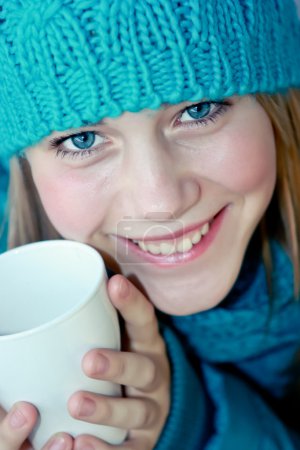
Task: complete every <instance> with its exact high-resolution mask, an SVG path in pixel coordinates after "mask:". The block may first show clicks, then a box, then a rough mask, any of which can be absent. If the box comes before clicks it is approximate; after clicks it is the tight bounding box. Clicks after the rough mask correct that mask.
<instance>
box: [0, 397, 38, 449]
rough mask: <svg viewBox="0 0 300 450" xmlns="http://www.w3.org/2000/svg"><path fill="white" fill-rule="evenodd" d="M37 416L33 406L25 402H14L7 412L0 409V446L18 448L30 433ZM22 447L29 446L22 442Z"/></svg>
mask: <svg viewBox="0 0 300 450" xmlns="http://www.w3.org/2000/svg"><path fill="white" fill-rule="evenodd" d="M37 416H38V413H37V410H36V409H35V407H34V406H33V405H30V404H29V403H25V402H19V403H16V404H15V405H14V406H13V407H12V408H11V410H10V411H9V412H8V413H7V414H5V412H4V411H3V410H1V422H0V448H1V449H2V448H3V449H5V450H19V449H20V447H21V446H22V444H23V443H24V442H25V441H26V439H27V438H28V436H29V434H30V433H31V431H32V429H33V427H34V425H35V422H36V420H37ZM22 448H23V449H24V450H25V448H27V449H29V448H31V446H30V445H29V444H28V445H27V444H26V446H25V444H24V446H23V447H22Z"/></svg>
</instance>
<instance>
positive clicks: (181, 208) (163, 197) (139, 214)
mask: <svg viewBox="0 0 300 450" xmlns="http://www.w3.org/2000/svg"><path fill="white" fill-rule="evenodd" d="M125 153H126V155H127V157H126V158H125V160H124V165H125V167H124V168H123V173H126V177H125V178H126V179H125V182H124V183H122V185H123V187H124V186H125V188H124V192H123V196H122V209H123V211H126V215H130V216H131V217H135V218H145V217H146V218H147V219H153V220H156V219H157V218H158V219H160V220H172V219H178V218H181V217H183V216H184V214H185V213H186V212H187V211H188V210H190V209H191V208H192V207H193V205H194V204H195V203H196V202H197V201H198V199H199V196H200V186H199V183H198V181H197V179H196V177H195V176H194V175H193V173H192V171H191V168H190V167H185V165H184V164H183V162H182V161H178V158H176V154H175V153H174V151H173V152H172V148H171V146H170V144H169V143H168V142H167V141H166V140H165V139H163V138H160V139H159V138H156V139H153V137H151V138H149V139H145V136H144V138H143V139H142V141H139V140H138V139H135V142H132V141H131V144H130V149H128V151H127V152H125Z"/></svg>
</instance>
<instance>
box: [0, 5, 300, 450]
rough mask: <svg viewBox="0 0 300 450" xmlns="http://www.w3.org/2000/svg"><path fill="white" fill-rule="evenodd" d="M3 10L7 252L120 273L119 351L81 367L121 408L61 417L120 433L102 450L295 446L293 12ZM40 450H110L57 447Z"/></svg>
mask: <svg viewBox="0 0 300 450" xmlns="http://www.w3.org/2000/svg"><path fill="white" fill-rule="evenodd" d="M0 10H1V12H0V23H1V25H0V28H1V34H0V63H1V67H2V71H1V74H0V96H1V102H0V118H1V119H0V128H1V137H2V146H1V148H2V154H3V155H6V157H10V156H12V155H16V156H17V158H15V159H13V160H12V163H11V187H10V192H11V194H10V223H9V246H10V247H14V246H17V245H20V244H24V243H27V242H32V241H36V240H43V239H51V238H67V239H73V240H78V241H82V242H86V243H88V244H90V245H92V246H93V247H95V248H96V249H98V250H99V251H100V252H101V253H102V255H103V257H104V258H105V261H106V263H107V266H108V268H110V270H112V271H113V272H119V273H120V274H122V275H120V274H119V275H115V276H113V277H112V278H111V279H110V281H109V285H108V289H109V293H110V297H111V300H112V302H113V304H114V305H115V306H116V308H117V309H118V310H119V312H120V314H121V316H122V317H123V320H124V334H126V335H127V338H128V344H127V347H126V346H125V347H124V348H126V349H127V352H115V353H113V352H109V351H107V350H104V349H95V350H94V351H91V352H90V353H89V354H87V355H86V356H85V358H84V360H83V370H84V372H85V373H86V375H87V376H91V377H94V378H97V379H111V380H114V381H116V382H118V383H121V384H123V385H124V386H125V392H126V396H125V398H123V399H109V398H103V397H100V396H95V395H94V394H93V393H90V392H89V393H87V392H78V393H74V395H73V396H72V397H71V399H70V401H69V403H68V407H69V411H70V414H72V415H73V416H74V417H75V418H77V419H79V420H87V421H91V422H95V423H102V424H108V425H116V426H122V427H124V428H126V429H127V430H128V438H127V440H126V441H125V442H124V443H123V444H121V445H119V446H115V448H118V449H140V450H144V449H145V450H147V449H153V448H155V449H173V448H180V449H183V448H184V449H188V450H194V449H205V450H221V449H222V450H225V449H230V450H239V449H241V448H244V449H249V450H250V449H251V450H253V449H260V450H275V449H281V450H282V449H284V450H289V449H297V448H300V434H299V424H298V423H297V420H296V421H295V422H296V424H295V423H293V421H292V419H293V418H297V412H296V410H295V411H294V410H293V408H294V407H297V404H298V403H299V400H297V396H296V391H297V369H298V366H297V352H298V351H299V348H300V331H299V329H300V327H299V325H300V304H299V302H297V298H298V297H299V274H300V271H299V230H300V204H299V195H298V191H299V187H300V180H299V146H300V132H299V130H300V106H299V102H300V94H299V91H297V90H296V88H297V87H299V86H300V54H299V44H300V25H299V18H298V16H297V9H296V4H295V2H294V0H269V1H268V2H266V1H265V2H255V1H253V0H239V1H237V2H232V1H231V0H210V1H207V0H196V1H195V0H180V1H171V0H123V1H122V2H118V1H111V0H110V1H109V2H108V1H104V0H100V1H99V0H98V1H93V0H88V1H87V0H73V1H70V0H62V1H53V0H51V1H50V0H46V1H45V0H43V1H34V2H33V1H31V0H12V1H10V2H4V1H3V0H0ZM128 279H130V280H131V282H129V281H128ZM148 300H149V301H148ZM152 305H153V306H152ZM154 308H155V309H154ZM154 310H155V312H156V314H154ZM156 317H158V319H159V328H158V326H157V319H156ZM158 330H160V331H158ZM160 333H161V334H160ZM161 336H162V337H161ZM162 338H163V339H162ZM124 345H125V344H124ZM20 376H21V374H20ZM45 389H47V387H46V386H45ZM169 393H170V394H169ZM293 399H295V401H293ZM20 400H22V399H20ZM36 417H37V411H36V410H35V408H34V406H33V405H28V404H25V403H23V402H20V403H19V404H17V405H14V407H13V408H12V410H11V411H9V412H8V413H5V412H4V411H3V412H2V421H1V424H0V447H1V448H5V449H6V450H18V449H20V448H24V445H28V444H26V443H25V444H23V443H24V442H25V440H26V438H27V437H28V435H29V433H30V431H31V429H32V427H33V426H34V424H35V421H36ZM47 438H49V437H48V436H45V441H46V440H47ZM22 445H23V447H22ZM25 448H26V447H25ZM50 448H51V449H56V450H58V449H60V450H63V449H65V450H69V449H76V450H79V449H85V450H88V449H95V450H108V449H110V448H112V446H110V445H108V444H106V443H104V442H101V441H99V440H97V439H96V438H95V437H93V436H78V437H76V438H73V437H71V436H68V435H66V434H65V433H62V434H60V435H58V436H54V437H52V438H50V440H49V441H48V442H47V443H46V444H45V447H44V449H50Z"/></svg>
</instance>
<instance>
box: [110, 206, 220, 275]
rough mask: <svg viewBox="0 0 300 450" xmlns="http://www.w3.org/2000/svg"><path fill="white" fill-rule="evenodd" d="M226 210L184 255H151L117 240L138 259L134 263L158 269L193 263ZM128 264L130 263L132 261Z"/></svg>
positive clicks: (211, 240)
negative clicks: (149, 265) (150, 264)
mask: <svg viewBox="0 0 300 450" xmlns="http://www.w3.org/2000/svg"><path fill="white" fill-rule="evenodd" d="M227 208H228V206H226V207H224V208H223V209H222V210H221V211H220V212H219V213H218V214H217V215H216V216H215V217H214V218H213V221H212V222H211V224H210V228H209V231H208V233H207V234H205V235H204V236H202V238H201V241H200V242H198V244H195V245H193V247H192V248H191V249H190V250H189V251H187V252H184V253H179V252H178V253H174V254H172V255H152V254H151V253H149V252H144V251H143V250H141V249H140V247H139V246H138V245H136V244H134V243H133V242H132V241H130V240H129V239H124V238H118V239H119V241H121V243H122V244H123V245H124V246H126V250H127V253H128V252H131V253H132V254H134V255H136V256H137V257H138V261H136V263H138V262H140V263H141V262H143V263H152V264H154V265H157V266H160V267H171V266H174V264H176V265H180V264H185V263H187V262H190V261H193V260H194V259H196V258H199V256H201V255H202V254H203V253H204V252H205V251H206V250H207V249H208V247H209V246H210V244H211V243H212V242H213V240H214V239H215V237H216V235H217V233H218V231H219V229H220V227H221V224H222V222H223V219H224V216H225V213H226V211H227ZM128 262H131V263H132V262H133V261H128Z"/></svg>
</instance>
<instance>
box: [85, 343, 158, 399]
mask: <svg viewBox="0 0 300 450" xmlns="http://www.w3.org/2000/svg"><path fill="white" fill-rule="evenodd" d="M82 368H83V371H84V372H85V374H86V375H87V376H88V377H91V378H95V379H98V380H100V379H101V380H109V381H113V382H114V383H117V384H122V385H124V386H131V387H134V388H136V389H139V390H141V391H142V392H148V391H151V390H153V389H155V387H156V386H157V385H158V383H159V379H158V371H157V369H156V365H155V362H154V360H153V359H152V358H149V357H148V356H145V355H142V354H136V353H132V352H117V351H114V350H109V349H101V350H99V349H94V350H91V351H89V352H88V353H87V354H86V355H85V356H84V358H83V361H82Z"/></svg>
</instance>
